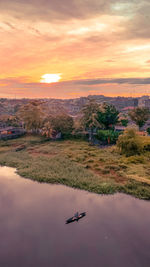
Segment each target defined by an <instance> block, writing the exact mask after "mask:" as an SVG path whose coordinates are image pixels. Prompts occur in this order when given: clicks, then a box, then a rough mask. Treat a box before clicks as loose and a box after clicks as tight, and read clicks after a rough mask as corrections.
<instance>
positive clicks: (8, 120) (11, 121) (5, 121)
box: [0, 114, 21, 127]
mask: <svg viewBox="0 0 150 267" xmlns="http://www.w3.org/2000/svg"><path fill="white" fill-rule="evenodd" d="M0 125H1V126H3V127H6V126H13V127H19V126H21V122H20V121H19V118H18V117H17V116H16V115H6V114H5V115H1V116H0Z"/></svg>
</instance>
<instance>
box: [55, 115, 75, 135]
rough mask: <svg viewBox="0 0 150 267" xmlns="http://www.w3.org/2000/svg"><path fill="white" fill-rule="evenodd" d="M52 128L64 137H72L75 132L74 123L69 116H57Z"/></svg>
mask: <svg viewBox="0 0 150 267" xmlns="http://www.w3.org/2000/svg"><path fill="white" fill-rule="evenodd" d="M51 122H52V127H53V129H54V130H55V131H56V132H58V133H59V132H61V134H62V136H64V137H65V136H67V137H68V136H70V135H71V133H72V131H73V125H74V121H73V118H72V117H71V116H69V115H68V114H62V115H56V116H55V117H53V118H52V121H51Z"/></svg>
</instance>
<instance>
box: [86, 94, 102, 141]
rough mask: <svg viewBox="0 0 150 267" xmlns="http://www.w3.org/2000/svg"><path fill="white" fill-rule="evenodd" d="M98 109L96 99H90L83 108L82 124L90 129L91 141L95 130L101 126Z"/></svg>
mask: <svg viewBox="0 0 150 267" xmlns="http://www.w3.org/2000/svg"><path fill="white" fill-rule="evenodd" d="M98 111H99V105H98V104H97V103H96V102H95V101H94V100H91V99H90V100H89V102H88V103H87V104H86V105H85V106H84V107H83V109H82V110H81V112H82V118H81V124H82V125H83V127H84V128H86V129H88V130H89V141H90V142H93V131H94V129H95V128H96V127H100V123H99V121H98Z"/></svg>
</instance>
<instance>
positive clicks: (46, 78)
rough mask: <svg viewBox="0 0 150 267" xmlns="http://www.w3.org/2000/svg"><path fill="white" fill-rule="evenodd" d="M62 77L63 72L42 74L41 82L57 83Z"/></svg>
mask: <svg viewBox="0 0 150 267" xmlns="http://www.w3.org/2000/svg"><path fill="white" fill-rule="evenodd" d="M60 79H61V74H44V75H42V76H41V80H40V82H41V83H55V82H58V81H59V80H60Z"/></svg>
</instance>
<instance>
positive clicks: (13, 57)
mask: <svg viewBox="0 0 150 267" xmlns="http://www.w3.org/2000/svg"><path fill="white" fill-rule="evenodd" d="M149 22H150V1H149V0H142V1H141V0H132V1H131V0H130V1H129V0H124V1H123V0H120V1H119V0H118V1H117V0H107V1H106V0H0V97H8V98H24V97H25V98H27V97H29V98H63V99H65V98H66V99H68V98H76V97H80V96H88V95H101V94H103V95H107V96H117V95H119V96H140V95H150V30H149ZM45 74H51V75H52V74H55V75H57V76H59V77H60V80H59V81H58V82H54V81H53V80H52V82H51V81H50V80H47V82H46V81H43V80H42V78H41V77H42V76H43V75H45ZM50 77H52V76H50Z"/></svg>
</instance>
